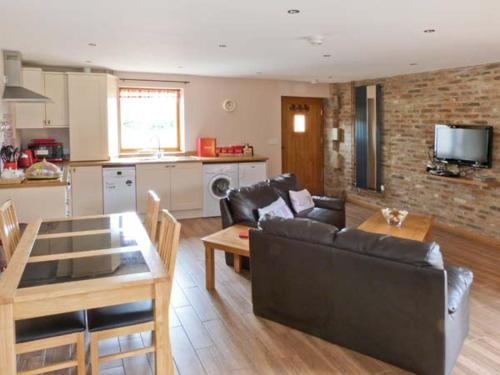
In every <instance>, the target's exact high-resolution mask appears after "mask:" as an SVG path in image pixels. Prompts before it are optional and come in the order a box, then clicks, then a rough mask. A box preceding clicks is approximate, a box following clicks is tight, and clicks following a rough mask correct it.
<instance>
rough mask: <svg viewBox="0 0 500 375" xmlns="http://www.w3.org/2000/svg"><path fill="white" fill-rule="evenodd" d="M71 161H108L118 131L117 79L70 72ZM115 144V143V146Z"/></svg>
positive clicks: (95, 74) (97, 74) (103, 75)
mask: <svg viewBox="0 0 500 375" xmlns="http://www.w3.org/2000/svg"><path fill="white" fill-rule="evenodd" d="M67 75H68V106H69V127H70V129H69V143H70V153H71V161H87V160H108V159H109V156H110V153H114V150H111V149H110V141H111V142H112V144H113V145H114V144H115V143H116V138H117V136H118V135H117V134H114V132H116V131H117V127H118V125H117V121H118V118H117V106H118V101H117V95H118V94H117V93H118V81H117V78H116V77H114V76H111V75H109V74H101V73H67ZM113 147H115V146H113Z"/></svg>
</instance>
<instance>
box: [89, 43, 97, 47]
mask: <svg viewBox="0 0 500 375" xmlns="http://www.w3.org/2000/svg"><path fill="white" fill-rule="evenodd" d="M89 46H90V47H97V44H95V43H89Z"/></svg>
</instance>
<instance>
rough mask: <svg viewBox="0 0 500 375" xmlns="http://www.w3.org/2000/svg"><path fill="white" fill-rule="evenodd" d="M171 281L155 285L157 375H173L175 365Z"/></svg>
mask: <svg viewBox="0 0 500 375" xmlns="http://www.w3.org/2000/svg"><path fill="white" fill-rule="evenodd" d="M169 283H171V281H158V282H156V283H155V331H154V337H155V340H154V343H155V346H156V358H155V365H156V374H157V375H160V374H166V375H173V373H174V363H173V358H172V346H171V345H170V335H169V329H168V304H169V298H168V296H169V288H171V285H169Z"/></svg>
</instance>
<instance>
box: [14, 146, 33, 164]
mask: <svg viewBox="0 0 500 375" xmlns="http://www.w3.org/2000/svg"><path fill="white" fill-rule="evenodd" d="M31 164H33V152H32V151H31V150H30V149H29V148H26V149H24V150H23V152H22V154H21V156H20V157H19V159H18V160H17V165H18V167H19V168H28V167H30V166H31Z"/></svg>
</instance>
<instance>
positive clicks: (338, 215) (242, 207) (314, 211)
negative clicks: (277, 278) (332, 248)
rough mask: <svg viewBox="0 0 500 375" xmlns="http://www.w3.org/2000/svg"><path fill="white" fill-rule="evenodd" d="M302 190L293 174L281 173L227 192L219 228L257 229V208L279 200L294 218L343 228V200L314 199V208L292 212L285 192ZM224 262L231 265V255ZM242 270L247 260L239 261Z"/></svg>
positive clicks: (221, 202) (245, 266)
mask: <svg viewBox="0 0 500 375" xmlns="http://www.w3.org/2000/svg"><path fill="white" fill-rule="evenodd" d="M290 190H293V191H298V190H302V187H301V185H300V184H299V182H298V181H297V178H296V176H295V175H294V174H290V173H287V174H282V175H279V176H276V177H273V178H271V179H269V180H267V181H263V182H259V183H257V184H255V185H251V186H246V187H243V188H240V189H230V190H228V192H227V195H226V197H225V198H223V199H221V200H220V210H221V219H222V227H223V228H227V227H229V226H231V225H233V224H245V225H248V226H251V227H257V221H258V219H259V218H258V214H257V210H258V209H259V208H262V207H265V206H267V205H269V204H271V203H272V202H274V201H275V200H276V199H278V198H279V197H282V198H283V199H284V200H285V202H286V204H287V205H288V207H289V208H290V210H292V212H293V213H294V215H295V216H296V217H300V218H305V219H309V220H313V221H319V222H322V223H327V224H331V225H334V226H335V227H337V228H338V229H342V228H344V227H345V204H344V200H342V199H338V198H334V197H325V196H322V197H320V196H313V201H314V204H315V207H313V208H311V209H309V210H306V211H302V212H300V213H296V212H295V211H294V210H293V207H292V204H291V202H290V197H289V194H288V192H289V191H290ZM226 263H227V264H228V265H229V266H232V265H233V255H232V254H229V253H226ZM242 266H243V268H246V269H248V267H249V262H248V258H244V259H243V260H242Z"/></svg>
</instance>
